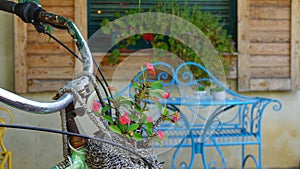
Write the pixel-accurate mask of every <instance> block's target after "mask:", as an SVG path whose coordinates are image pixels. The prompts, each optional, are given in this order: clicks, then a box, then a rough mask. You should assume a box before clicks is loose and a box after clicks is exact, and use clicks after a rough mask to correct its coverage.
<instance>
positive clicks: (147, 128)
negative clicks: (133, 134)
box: [145, 122, 153, 136]
mask: <svg viewBox="0 0 300 169" xmlns="http://www.w3.org/2000/svg"><path fill="white" fill-rule="evenodd" d="M145 126H146V131H147V133H148V136H152V134H153V130H152V127H153V124H152V123H150V122H147V123H146V124H145Z"/></svg>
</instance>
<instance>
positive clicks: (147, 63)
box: [146, 62, 155, 75]
mask: <svg viewBox="0 0 300 169" xmlns="http://www.w3.org/2000/svg"><path fill="white" fill-rule="evenodd" d="M146 68H147V70H148V72H149V73H150V74H152V75H155V69H154V66H153V65H152V64H151V63H149V62H146Z"/></svg>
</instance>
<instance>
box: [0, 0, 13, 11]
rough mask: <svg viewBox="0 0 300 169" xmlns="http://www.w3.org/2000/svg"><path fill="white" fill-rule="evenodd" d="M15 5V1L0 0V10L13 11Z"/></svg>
mask: <svg viewBox="0 0 300 169" xmlns="http://www.w3.org/2000/svg"><path fill="white" fill-rule="evenodd" d="M15 6H16V3H15V2H11V1H6V0H0V10H1V11H6V12H10V13H15Z"/></svg>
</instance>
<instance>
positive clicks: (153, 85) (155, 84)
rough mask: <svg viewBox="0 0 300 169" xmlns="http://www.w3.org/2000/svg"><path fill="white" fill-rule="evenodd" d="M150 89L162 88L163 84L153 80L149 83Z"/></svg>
mask: <svg viewBox="0 0 300 169" xmlns="http://www.w3.org/2000/svg"><path fill="white" fill-rule="evenodd" d="M150 88H151V89H160V90H161V89H163V85H162V83H161V82H160V81H155V82H152V83H151V84H150Z"/></svg>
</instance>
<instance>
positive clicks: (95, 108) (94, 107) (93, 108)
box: [92, 100, 101, 112]
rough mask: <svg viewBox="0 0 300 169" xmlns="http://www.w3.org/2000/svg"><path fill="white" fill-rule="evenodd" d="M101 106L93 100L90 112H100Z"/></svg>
mask: <svg viewBox="0 0 300 169" xmlns="http://www.w3.org/2000/svg"><path fill="white" fill-rule="evenodd" d="M100 107H101V104H100V103H99V102H98V101H96V100H94V103H93V106H92V111H93V112H98V111H99V110H100Z"/></svg>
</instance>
